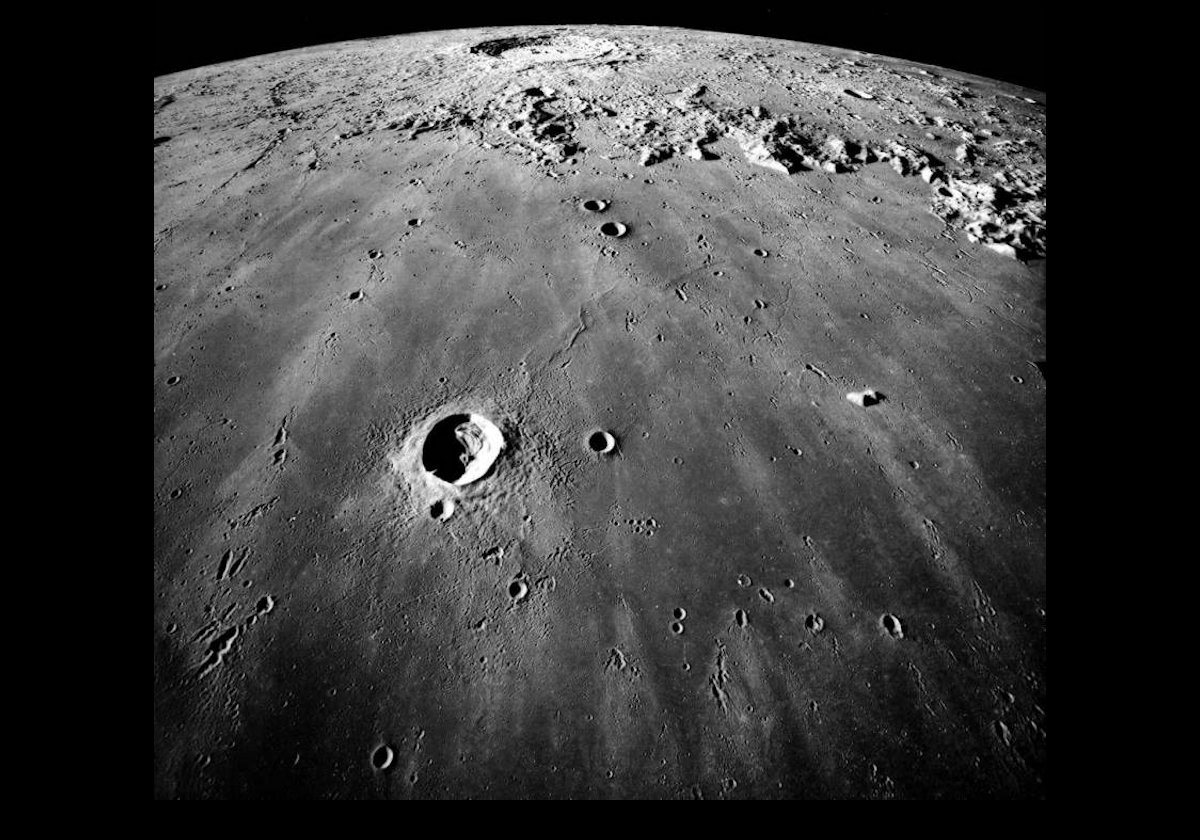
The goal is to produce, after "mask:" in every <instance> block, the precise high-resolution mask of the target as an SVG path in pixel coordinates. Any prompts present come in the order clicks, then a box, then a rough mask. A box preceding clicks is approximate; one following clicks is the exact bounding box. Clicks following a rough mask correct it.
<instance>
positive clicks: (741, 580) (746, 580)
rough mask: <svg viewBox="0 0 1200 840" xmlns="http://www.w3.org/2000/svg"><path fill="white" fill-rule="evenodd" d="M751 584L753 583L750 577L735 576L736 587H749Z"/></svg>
mask: <svg viewBox="0 0 1200 840" xmlns="http://www.w3.org/2000/svg"><path fill="white" fill-rule="evenodd" d="M752 582H753V581H751V580H750V575H738V576H737V585H738V586H749V585H750V584H751V583H752Z"/></svg>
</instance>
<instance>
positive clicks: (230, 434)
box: [154, 26, 1046, 799]
mask: <svg viewBox="0 0 1200 840" xmlns="http://www.w3.org/2000/svg"><path fill="white" fill-rule="evenodd" d="M154 90H155V96H154V136H155V141H154V226H155V233H154V342H155V347H154V351H155V366H154V450H155V470H154V481H155V490H154V493H155V496H154V581H155V605H154V622H155V631H154V637H155V654H154V707H155V710H154V718H155V721H154V723H155V727H154V728H155V747H154V763H155V768H154V776H155V795H156V797H158V798H268V797H270V798H276V797H283V798H443V799H449V798H509V797H520V798H1040V797H1044V796H1045V781H1044V776H1045V757H1046V673H1045V642H1046V625H1045V614H1046V613H1045V607H1046V603H1045V602H1046V584H1045V572H1046V563H1045V357H1046V351H1045V258H1046V215H1045V213H1046V197H1045V192H1046V163H1045V119H1046V117H1045V96H1044V94H1042V93H1039V92H1037V91H1031V90H1026V89H1023V88H1019V87H1016V86H1013V85H1009V84H1006V83H1003V82H997V81H991V80H988V79H983V78H979V77H974V76H968V75H964V74H961V73H957V72H954V71H950V70H945V69H941V68H937V67H932V66H928V65H916V64H913V63H912V62H909V61H904V60H900V59H894V58H887V57H883V56H878V55H871V54H866V53H861V52H854V51H848V50H841V49H834V48H827V47H821V46H814V45H809V44H802V43H795V42H788V41H779V40H770V39H764V38H755V37H748V36H740V35H726V34H720V33H713V32H697V31H687V30H676V29H656V28H620V27H600V26H596V27H538V28H520V29H488V30H458V31H452V32H437V33H430V34H422V35H408V36H400V37H394V38H383V39H375V40H371V41H361V42H352V43H344V44H335V45H329V46H323V47H316V48H312V49H304V50H295V51H291V52H286V53H278V54H274V55H267V56H261V57H258V58H253V59H247V60H242V61H237V62H233V63H229V64H222V65H217V66H212V67H205V68H201V69H197V70H191V71H187V72H182V73H176V74H173V75H170V76H163V77H159V78H156V79H155V83H154Z"/></svg>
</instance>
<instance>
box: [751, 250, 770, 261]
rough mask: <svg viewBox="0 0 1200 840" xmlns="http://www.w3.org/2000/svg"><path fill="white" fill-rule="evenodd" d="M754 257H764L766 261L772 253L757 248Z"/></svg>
mask: <svg viewBox="0 0 1200 840" xmlns="http://www.w3.org/2000/svg"><path fill="white" fill-rule="evenodd" d="M754 256H756V257H762V258H763V259H766V258H767V257H769V256H771V253H770V252H769V251H766V250H764V249H762V248H755V249H754Z"/></svg>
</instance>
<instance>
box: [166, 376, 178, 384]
mask: <svg viewBox="0 0 1200 840" xmlns="http://www.w3.org/2000/svg"><path fill="white" fill-rule="evenodd" d="M167 384H168V385H178V384H179V377H178V376H172V377H171V378H170V379H168V380H167Z"/></svg>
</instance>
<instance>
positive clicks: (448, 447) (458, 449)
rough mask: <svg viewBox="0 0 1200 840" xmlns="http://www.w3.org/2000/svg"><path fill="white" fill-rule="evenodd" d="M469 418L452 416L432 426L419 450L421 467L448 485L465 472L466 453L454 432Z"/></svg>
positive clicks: (468, 420)
mask: <svg viewBox="0 0 1200 840" xmlns="http://www.w3.org/2000/svg"><path fill="white" fill-rule="evenodd" d="M470 421H471V418H470V417H468V416H467V415H465V414H452V415H451V416H449V417H445V418H443V419H441V420H439V421H438V422H437V423H435V424H434V427H433V428H432V429H430V430H429V435H428V436H427V437H426V438H425V446H424V447H423V448H422V450H421V465H422V466H423V467H425V469H427V470H428V471H429V472H431V473H433V474H434V475H435V476H437V477H438V478H440V479H441V480H442V481H445V482H447V483H449V484H453V483H454V482H455V481H457V480H458V479H459V478H461V477H462V474H463V473H465V472H466V471H467V465H466V457H467V452H466V450H465V449H463V445H462V443H461V442H460V441H459V439H458V435H457V434H456V433H455V430H456V429H457V428H458V427H459V426H461V425H462V424H463V423H469V422H470Z"/></svg>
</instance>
